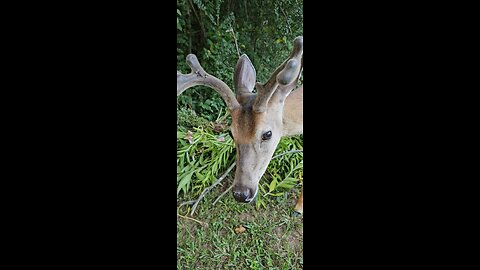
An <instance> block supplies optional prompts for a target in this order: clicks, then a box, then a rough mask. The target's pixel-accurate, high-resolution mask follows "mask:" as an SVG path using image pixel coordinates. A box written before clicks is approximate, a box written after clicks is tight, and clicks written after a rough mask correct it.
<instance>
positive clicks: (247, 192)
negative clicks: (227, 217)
mask: <svg viewBox="0 0 480 270" xmlns="http://www.w3.org/2000/svg"><path fill="white" fill-rule="evenodd" d="M232 190H233V197H234V198H235V200H237V202H242V203H249V202H251V201H252V200H253V198H255V196H256V195H257V191H258V187H257V188H256V189H251V188H248V187H245V186H234V187H233V189H232Z"/></svg>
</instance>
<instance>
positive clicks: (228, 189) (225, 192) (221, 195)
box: [212, 185, 233, 205]
mask: <svg viewBox="0 0 480 270" xmlns="http://www.w3.org/2000/svg"><path fill="white" fill-rule="evenodd" d="M232 188H233V185H231V186H230V187H229V188H227V190H225V191H224V192H223V193H222V194H220V196H218V198H217V199H216V200H215V201H214V202H213V204H212V205H215V204H216V203H217V202H218V200H220V198H222V197H223V195H225V194H227V192H229V191H230V190H231V189H232Z"/></svg>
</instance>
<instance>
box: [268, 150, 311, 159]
mask: <svg viewBox="0 0 480 270" xmlns="http://www.w3.org/2000/svg"><path fill="white" fill-rule="evenodd" d="M298 152H303V150H290V151H287V152H283V153H281V154H278V155H276V156H274V157H272V159H276V158H278V157H281V156H283V155H286V154H291V153H298Z"/></svg>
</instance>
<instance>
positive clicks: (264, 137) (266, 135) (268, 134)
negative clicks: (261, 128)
mask: <svg viewBox="0 0 480 270" xmlns="http://www.w3.org/2000/svg"><path fill="white" fill-rule="evenodd" d="M270 138H272V132H271V131H267V132H265V133H263V134H262V140H264V141H266V140H270Z"/></svg>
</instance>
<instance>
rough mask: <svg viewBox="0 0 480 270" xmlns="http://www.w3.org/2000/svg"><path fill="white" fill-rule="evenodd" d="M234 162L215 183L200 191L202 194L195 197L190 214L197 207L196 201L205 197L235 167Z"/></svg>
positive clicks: (191, 214)
mask: <svg viewBox="0 0 480 270" xmlns="http://www.w3.org/2000/svg"><path fill="white" fill-rule="evenodd" d="M235 164H236V162H234V163H233V164H232V165H231V166H230V168H228V169H227V171H226V172H225V173H224V174H223V175H222V176H220V178H218V180H217V181H215V183H213V185H211V186H209V187H207V188H205V189H204V190H203V191H202V194H200V196H199V197H198V199H197V202H195V204H194V205H193V207H192V211H191V212H190V216H193V213H195V209H197V206H198V203H199V202H200V201H201V200H202V199H203V197H205V195H206V194H207V193H208V192H209V191H210V190H211V189H212V188H214V187H215V186H216V185H218V184H219V183H220V182H221V181H222V180H223V179H224V178H225V177H227V175H228V173H229V172H230V171H231V170H232V169H233V168H234V167H235Z"/></svg>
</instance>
